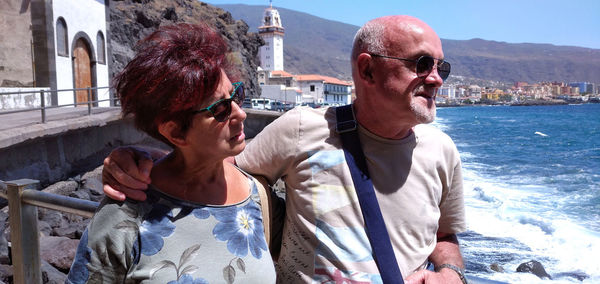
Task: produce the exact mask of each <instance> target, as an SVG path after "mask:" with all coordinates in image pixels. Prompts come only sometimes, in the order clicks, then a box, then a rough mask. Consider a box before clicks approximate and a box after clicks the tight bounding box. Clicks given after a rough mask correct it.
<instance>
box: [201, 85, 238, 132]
mask: <svg viewBox="0 0 600 284" xmlns="http://www.w3.org/2000/svg"><path fill="white" fill-rule="evenodd" d="M231 85H233V92H231V97H229V98H228V99H220V100H218V101H216V102H214V103H213V104H212V105H209V106H208V107H205V108H203V109H199V110H195V111H194V112H193V114H198V113H202V112H205V111H210V114H211V115H212V116H213V117H214V118H215V120H217V121H218V122H224V121H225V120H227V119H228V118H229V115H231V102H235V103H236V104H238V105H240V106H241V105H242V102H243V101H244V98H245V97H246V95H245V93H244V83H242V82H235V83H232V84H231Z"/></svg>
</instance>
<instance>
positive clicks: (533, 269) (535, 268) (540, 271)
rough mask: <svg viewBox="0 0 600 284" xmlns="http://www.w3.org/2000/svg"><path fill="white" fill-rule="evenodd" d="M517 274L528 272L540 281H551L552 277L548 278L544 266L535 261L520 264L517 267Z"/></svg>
mask: <svg viewBox="0 0 600 284" xmlns="http://www.w3.org/2000/svg"><path fill="white" fill-rule="evenodd" d="M517 272H529V273H532V274H534V275H536V276H537V277H539V278H542V279H544V278H548V279H552V277H550V275H549V274H548V273H547V272H546V269H544V266H543V265H542V264H541V263H540V262H539V261H537V260H530V261H528V262H524V263H521V264H520V265H519V267H517Z"/></svg>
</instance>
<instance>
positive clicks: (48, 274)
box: [41, 260, 67, 284]
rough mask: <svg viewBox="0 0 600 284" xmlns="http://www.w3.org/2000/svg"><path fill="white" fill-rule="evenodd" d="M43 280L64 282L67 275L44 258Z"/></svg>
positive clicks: (46, 283) (52, 283)
mask: <svg viewBox="0 0 600 284" xmlns="http://www.w3.org/2000/svg"><path fill="white" fill-rule="evenodd" d="M41 270H42V282H43V283H44V284H63V283H65V280H67V275H66V274H64V273H62V272H61V271H60V270H58V269H56V268H55V267H54V266H52V265H50V263H48V262H46V261H44V260H42V267H41Z"/></svg>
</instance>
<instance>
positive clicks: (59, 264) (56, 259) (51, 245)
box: [40, 236, 79, 271]
mask: <svg viewBox="0 0 600 284" xmlns="http://www.w3.org/2000/svg"><path fill="white" fill-rule="evenodd" d="M78 244H79V240H72V239H69V238H67V237H54V236H48V237H41V238H40V257H41V258H42V260H44V261H47V262H48V263H49V264H51V265H52V266H54V267H56V268H58V269H59V270H62V271H68V270H69V269H70V268H71V263H72V262H73V258H75V253H76V252H77V245H78Z"/></svg>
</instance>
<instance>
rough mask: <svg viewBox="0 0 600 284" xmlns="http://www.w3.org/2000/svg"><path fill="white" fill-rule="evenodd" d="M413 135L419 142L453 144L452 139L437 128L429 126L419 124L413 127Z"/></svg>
mask: <svg viewBox="0 0 600 284" xmlns="http://www.w3.org/2000/svg"><path fill="white" fill-rule="evenodd" d="M414 132H415V135H416V136H417V137H418V139H419V140H421V141H430V142H436V143H442V144H448V143H450V144H452V145H453V144H454V142H453V141H452V138H450V136H449V135H448V134H446V133H445V132H443V131H442V130H441V129H439V128H438V127H436V126H434V125H431V124H419V125H417V126H415V127H414Z"/></svg>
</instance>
